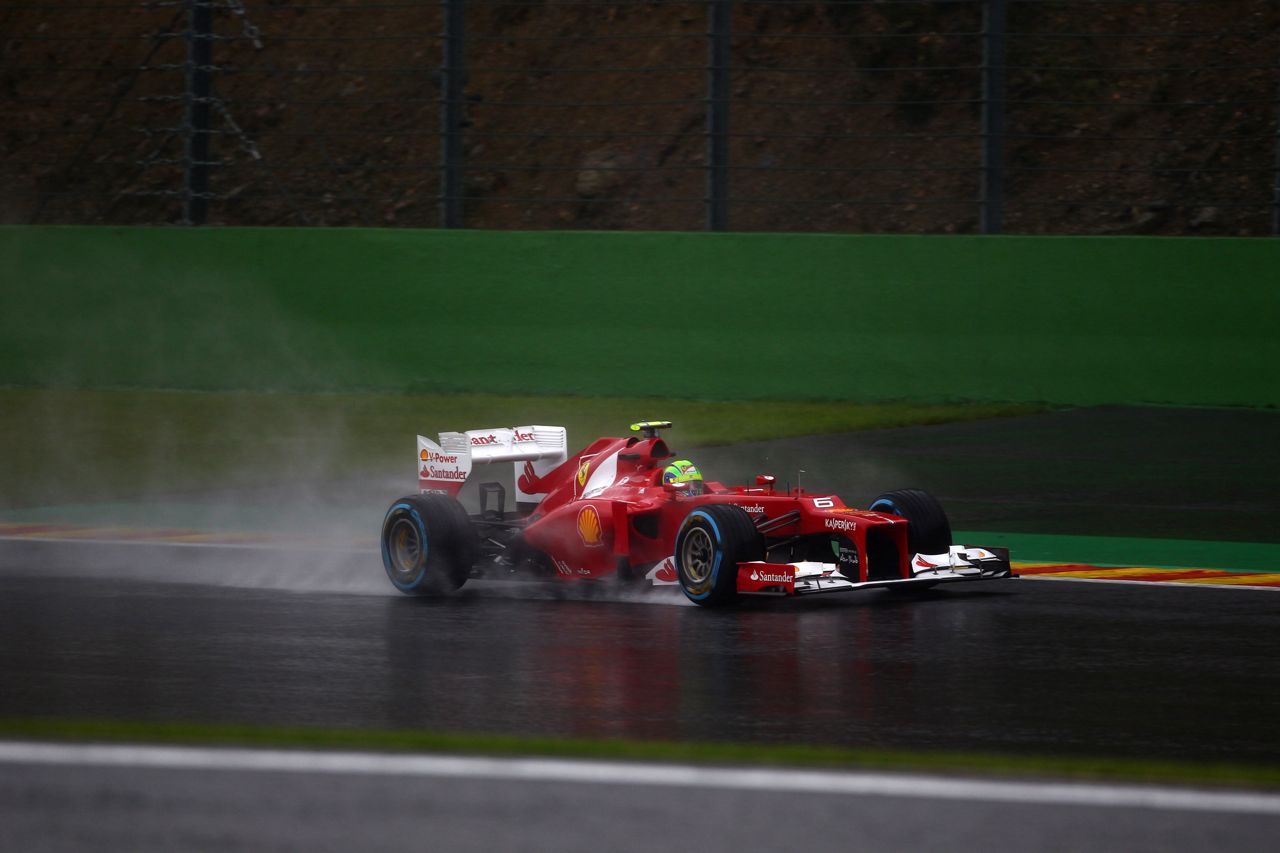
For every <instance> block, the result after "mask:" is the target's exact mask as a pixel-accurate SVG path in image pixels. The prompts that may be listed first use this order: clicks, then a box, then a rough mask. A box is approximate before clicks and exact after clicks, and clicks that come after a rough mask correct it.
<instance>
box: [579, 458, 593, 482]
mask: <svg viewBox="0 0 1280 853" xmlns="http://www.w3.org/2000/svg"><path fill="white" fill-rule="evenodd" d="M590 473H591V460H590V459H583V460H582V464H581V465H579V466H578V487H579V488H585V487H586V485H587V475H588V474H590Z"/></svg>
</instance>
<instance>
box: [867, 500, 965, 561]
mask: <svg viewBox="0 0 1280 853" xmlns="http://www.w3.org/2000/svg"><path fill="white" fill-rule="evenodd" d="M867 509H869V510H871V511H872V512H885V513H888V514H889V515H897V516H901V517H902V518H905V519H906V520H907V550H908V551H910V552H911V553H910V554H908V555H907V556H908V557H914V556H915V555H916V554H944V553H946V552H948V551H950V550H951V522H950V521H948V520H947V513H946V511H945V510H943V509H942V504H940V503H938V499H937V498H935V497H934V496H933V495H931V494H929V493H928V492H925V491H921V490H920V489H898V490H897V491H893V492H885V493H884V494H883V495H880V496H879V497H878V498H876V499H875V500H874V501H872V502H871V506H869V507H867Z"/></svg>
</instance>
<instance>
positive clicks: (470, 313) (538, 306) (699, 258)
mask: <svg viewBox="0 0 1280 853" xmlns="http://www.w3.org/2000/svg"><path fill="white" fill-rule="evenodd" d="M0 270H2V271H3V286H2V287H0V309H2V313H0V384H6V385H75V386H86V387H115V386H128V387H161V388H191V389H246V390H273V389H294V390H326V389H333V390H356V389H368V390H389V391H454V390H465V391H493V392H521V393H522V392H532V393H542V392H556V393H560V392H568V393H580V394H642V395H646V394H653V395H664V396H665V395H670V396H689V397H702V398H710V399H718V398H720V399H733V398H740V399H752V398H839V399H853V400H878V399H915V400H945V399H961V398H963V399H974V400H1015V401H1049V402H1057V403H1075V404H1092V403H1111V402H1116V403H1119V402H1124V403H1176V404H1202V405H1222V404H1225V405H1246V406H1275V405H1276V404H1277V403H1278V402H1280V335H1278V334H1277V321H1280V240H1262V239H1254V240H1236V239H1194V238H1173V239H1169V238H1122V237H1110V238H1076V237H1051V238H1040V237H942V236H858V235H805V234H749V235H748V234H666V233H610V232H592V233H556V232H535V233H513V232H475V231H452V232H450V231H396V230H362V229H339V230H326V229H212V228H211V229H134V228H88V227H86V228H79V227H71V228H64V227H21V226H13V227H5V228H0Z"/></svg>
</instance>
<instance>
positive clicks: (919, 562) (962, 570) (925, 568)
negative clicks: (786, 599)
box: [738, 545, 1017, 595]
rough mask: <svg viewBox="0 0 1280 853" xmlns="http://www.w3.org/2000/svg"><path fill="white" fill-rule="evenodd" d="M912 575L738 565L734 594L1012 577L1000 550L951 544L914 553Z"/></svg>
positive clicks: (810, 565) (812, 565) (809, 565)
mask: <svg viewBox="0 0 1280 853" xmlns="http://www.w3.org/2000/svg"><path fill="white" fill-rule="evenodd" d="M911 570H912V576H911V577H909V578H894V579H892V580H871V581H856V580H850V579H849V578H847V577H845V576H844V575H843V574H841V573H840V571H839V567H838V565H837V564H836V563H818V562H799V563H763V562H753V563H739V564H738V592H739V594H742V595H813V594H815V593H821V592H844V591H846V590H854V589H874V588H877V587H880V588H883V587H904V588H905V587H911V586H915V587H922V586H933V585H934V584H939V583H955V582H957V581H979V580H996V579H999V578H1016V577H1017V575H1015V574H1014V573H1013V569H1012V567H1011V566H1010V564H1009V552H1008V550H1007V549H1005V548H978V547H975V546H972V545H952V546H951V550H950V551H949V552H948V553H946V554H916V555H915V556H914V557H913V558H912V560H911Z"/></svg>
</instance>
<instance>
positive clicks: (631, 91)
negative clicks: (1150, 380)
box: [0, 0, 1280, 234]
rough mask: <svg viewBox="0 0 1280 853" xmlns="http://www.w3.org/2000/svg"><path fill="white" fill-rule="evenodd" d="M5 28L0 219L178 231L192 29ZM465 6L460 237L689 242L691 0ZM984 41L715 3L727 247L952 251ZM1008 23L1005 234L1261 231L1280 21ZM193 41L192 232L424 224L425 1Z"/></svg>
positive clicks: (30, 18)
mask: <svg viewBox="0 0 1280 853" xmlns="http://www.w3.org/2000/svg"><path fill="white" fill-rule="evenodd" d="M0 8H3V11H0V22H2V23H0V32H3V33H4V41H3V43H2V46H0V48H2V51H3V52H2V54H0V56H2V57H3V59H2V60H0V63H2V64H0V102H3V104H4V106H3V109H4V113H5V121H4V123H3V132H2V134H0V220H2V221H6V222H106V223H165V222H177V221H180V219H181V215H182V205H181V198H180V196H179V192H180V190H181V188H182V186H183V183H182V175H183V172H182V163H181V161H182V158H183V138H184V130H183V121H184V105H183V102H182V94H183V92H184V90H185V82H184V71H183V68H182V64H183V62H184V61H185V57H186V46H185V44H184V42H183V40H182V38H181V33H182V32H183V30H184V28H185V27H186V20H187V18H186V11H185V10H184V9H183V8H182V7H181V6H174V5H160V4H152V5H142V4H130V3H117V4H114V5H112V4H103V5H98V6H90V5H82V6H67V5H66V4H65V3H64V4H61V5H55V4H54V3H52V2H46V3H35V4H30V5H27V6H22V7H18V6H9V7H0ZM468 8H469V11H468V15H467V20H466V29H467V37H468V46H467V63H468V67H469V75H468V81H467V86H466V97H467V121H466V127H465V131H464V132H465V138H464V156H465V160H466V164H467V172H466V194H467V197H468V198H467V200H466V203H465V221H466V224H467V225H468V226H470V227H479V228H521V229H529V228H533V229H540V228H575V229H595V228H626V229H700V228H702V227H703V224H704V222H705V210H704V202H703V199H704V196H705V193H706V169H705V166H706V140H705V135H704V130H705V124H706V102H705V97H706V95H705V93H706V82H705V80H706V71H705V66H706V64H707V39H706V36H705V34H706V30H707V16H706V11H705V7H704V6H703V4H700V3H696V2H648V3H645V2H630V0H619V2H562V1H561V0H513V2H509V3H498V2H491V0H472V2H470V3H469V4H468ZM241 12H243V14H241ZM981 29H982V7H981V4H980V3H978V2H947V3H943V2H938V3H925V2H901V0H884V2H831V3H804V2H779V0H773V2H756V3H748V2H738V3H735V4H734V11H733V17H732V31H733V39H732V53H731V62H732V67H733V71H732V74H731V94H732V99H733V100H732V103H731V132H732V139H731V145H730V151H731V164H732V167H733V171H732V173H731V178H730V192H731V195H732V197H733V199H734V201H733V204H732V206H731V210H730V223H731V227H733V228H734V229H736V230H795V231H842V232H937V233H957V232H959V233H964V232H973V231H975V230H976V229H977V227H978V206H977V199H978V196H979V190H980V171H979V166H980V163H981V154H980V152H981V137H980V133H981V122H980V114H981V107H980V103H979V100H978V99H979V96H980V91H981V89H980V79H981V74H980V70H979V66H980V63H981V57H982V52H981V46H982V45H981V38H980V36H979V33H980V31H981ZM1008 29H1009V32H1010V34H1011V35H1010V37H1009V39H1008V49H1007V65H1008V66H1009V68H1008V116H1007V124H1006V130H1007V133H1008V138H1007V140H1006V142H1007V150H1006V161H1005V165H1006V167H1007V170H1008V171H1007V200H1006V212H1005V225H1006V230H1007V231H1010V232H1019V233H1161V234H1267V233H1270V229H1271V216H1272V209H1271V205H1272V203H1273V199H1274V197H1275V187H1276V173H1275V166H1276V162H1277V136H1276V133H1277V127H1276V123H1277V114H1278V112H1280V105H1278V100H1280V98H1278V93H1280V71H1278V69H1277V62H1276V57H1277V56H1278V55H1280V3H1276V2H1271V1H1270V0H1213V2H1196V0H1177V2H1174V0H1165V2H1127V0H1098V2H1081V0H1059V2H1046V0H1039V1H1038V2H1028V0H1010V12H1009V21H1008ZM214 31H215V33H216V34H217V35H218V37H219V38H218V40H216V41H215V42H214V50H213V70H212V79H213V88H214V93H215V95H216V96H217V97H218V98H219V99H220V100H219V102H218V104H216V105H215V108H214V110H213V116H212V123H213V128H214V130H215V135H214V136H213V138H212V139H213V142H212V146H211V153H210V162H211V163H212V164H213V165H212V166H211V167H210V168H211V185H210V189H211V193H212V194H213V198H211V200H210V211H209V218H210V221H211V222H213V223H219V224H236V225H259V224H327V225H373V226H387V225H392V226H411V227H433V226H435V225H436V224H437V223H438V222H439V215H438V203H437V194H438V192H439V186H440V184H439V172H438V163H439V159H440V140H439V135H438V134H439V127H440V109H439V99H440V94H441V93H440V88H439V83H440V80H439V73H438V70H437V69H438V65H439V61H440V54H441V41H440V38H439V33H440V31H441V20H440V7H439V4H437V3H408V2H401V3H394V2H389V3H376V4H373V3H371V4H364V5H362V4H350V3H347V4H339V3H317V2H302V0H279V2H263V3H257V4H253V3H249V4H245V5H241V4H240V3H238V2H219V3H218V8H217V10H216V14H215V19H214Z"/></svg>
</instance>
